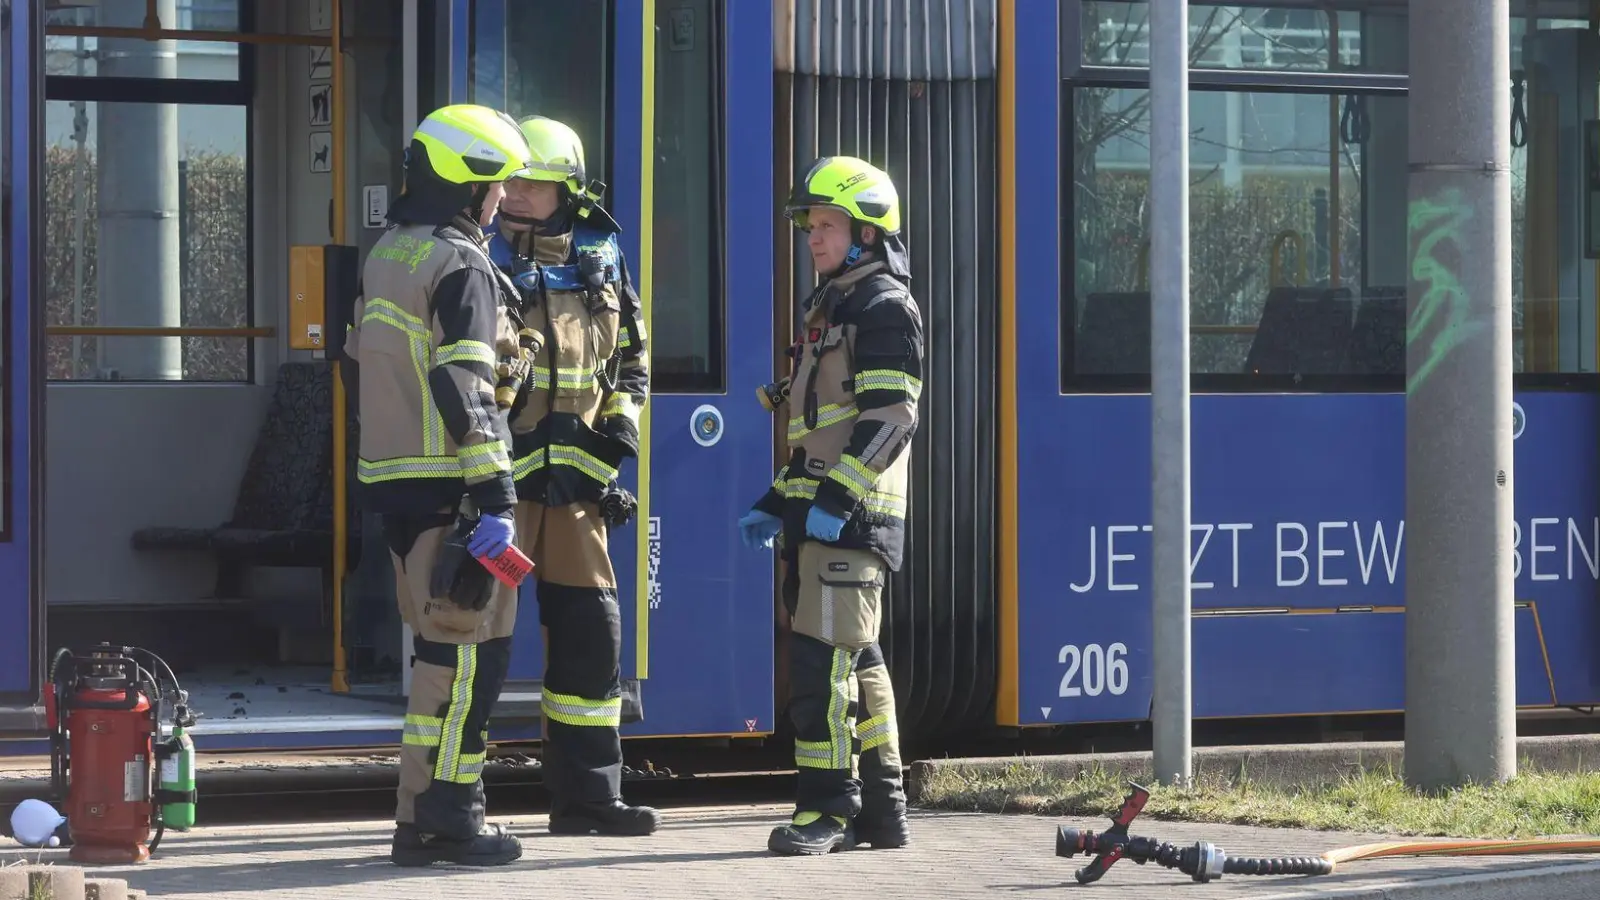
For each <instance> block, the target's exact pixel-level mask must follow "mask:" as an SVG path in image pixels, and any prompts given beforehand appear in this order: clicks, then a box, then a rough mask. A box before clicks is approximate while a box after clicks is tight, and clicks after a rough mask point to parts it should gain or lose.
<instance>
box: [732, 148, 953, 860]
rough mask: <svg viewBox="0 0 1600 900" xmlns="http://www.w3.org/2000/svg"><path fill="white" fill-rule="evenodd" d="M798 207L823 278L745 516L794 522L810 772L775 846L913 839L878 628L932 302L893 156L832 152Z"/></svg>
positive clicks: (792, 565) (803, 183) (894, 564)
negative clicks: (903, 224)
mask: <svg viewBox="0 0 1600 900" xmlns="http://www.w3.org/2000/svg"><path fill="white" fill-rule="evenodd" d="M784 215H786V216H787V217H788V218H789V219H790V220H791V221H792V222H793V223H794V225H795V227H797V228H799V229H800V230H802V231H804V232H806V234H807V236H808V244H809V247H810V250H811V258H812V261H813V263H814V264H815V266H816V270H817V274H818V275H819V276H820V281H821V283H820V284H819V285H818V287H817V289H816V290H815V291H814V292H813V293H812V294H811V296H810V297H809V298H808V299H807V300H806V302H805V307H804V314H805V317H804V322H803V324H802V326H801V334H800V335H799V337H798V339H797V340H796V341H795V343H794V345H793V346H792V348H791V351H790V356H791V372H790V378H789V388H788V397H787V401H786V402H787V407H788V410H789V412H788V415H789V427H788V444H789V460H788V463H787V464H786V465H785V466H784V467H783V468H782V469H780V470H779V471H778V476H777V478H776V479H775V480H774V481H773V484H772V487H771V488H770V489H769V490H768V491H767V493H766V494H765V495H764V496H763V497H761V499H760V500H758V501H757V502H756V504H755V506H754V508H753V509H751V511H750V512H749V513H747V514H746V515H745V517H744V518H742V519H741V520H740V521H739V525H740V529H741V531H742V533H743V537H744V540H745V542H746V544H748V545H750V546H752V547H771V546H772V542H773V539H774V538H775V537H777V536H778V535H779V533H780V532H781V534H782V555H783V560H784V563H785V576H784V582H783V599H784V604H785V606H786V608H787V609H788V612H789V617H790V621H791V622H792V643H791V645H790V650H789V673H790V674H789V684H790V697H789V715H790V720H791V721H792V723H793V725H794V729H795V764H796V766H797V767H798V769H799V782H798V789H797V792H796V793H797V796H796V802H795V811H794V816H793V818H792V819H791V820H790V822H788V823H787V824H784V825H781V826H779V827H777V828H775V829H774V830H773V832H772V836H771V838H770V839H769V840H768V841H767V847H768V849H769V850H771V851H772V852H774V853H781V854H786V855H793V854H820V853H828V852H832V851H834V850H847V849H851V848H853V847H854V846H857V845H859V844H870V845H871V846H873V847H874V848H886V847H902V846H904V845H905V844H906V843H907V842H909V840H910V836H911V835H910V827H909V825H908V823H907V821H906V801H905V791H904V788H903V786H902V784H901V776H900V745H899V739H898V736H897V734H896V721H895V712H894V691H893V688H892V686H891V685H890V682H889V671H888V669H887V668H886V667H885V665H884V658H883V652H882V650H881V649H880V647H879V645H878V628H879V625H880V623H881V619H882V593H883V587H884V583H885V577H886V576H885V572H886V571H889V572H895V571H899V569H900V564H901V559H902V551H903V547H904V544H905V527H906V526H905V515H906V490H907V485H908V470H909V467H910V464H911V460H910V456H911V454H910V452H909V450H908V446H909V444H910V442H911V436H912V434H913V433H914V432H915V431H916V427H917V400H918V397H919V395H920V394H921V392H922V368H923V360H922V358H923V337H922V316H921V313H920V312H919V310H918V308H917V304H916V301H914V300H913V299H912V297H911V294H910V293H909V291H908V290H907V285H908V283H909V282H910V276H911V270H910V263H909V258H908V256H907V254H906V249H905V245H904V244H903V243H902V241H901V239H900V205H899V199H898V195H897V193H896V191H895V188H894V183H893V182H892V181H891V180H890V179H889V176H888V175H887V174H885V173H884V172H883V171H881V170H879V169H877V168H875V167H873V166H871V165H869V164H868V163H866V162H864V161H862V160H859V159H855V158H853V157H848V156H832V157H824V158H822V159H819V160H817V161H816V162H814V163H812V165H811V167H810V168H809V169H807V170H806V173H805V175H804V176H803V177H801V179H800V181H799V183H797V184H796V185H795V186H794V188H793V190H792V191H791V192H790V194H789V198H788V202H787V203H786V205H785V208H784ZM856 754H859V761H858V760H857V759H856V758H855V757H856ZM858 765H859V769H857V766H858ZM857 771H859V774H860V778H859V779H857V778H856V777H855V775H856V774H857Z"/></svg>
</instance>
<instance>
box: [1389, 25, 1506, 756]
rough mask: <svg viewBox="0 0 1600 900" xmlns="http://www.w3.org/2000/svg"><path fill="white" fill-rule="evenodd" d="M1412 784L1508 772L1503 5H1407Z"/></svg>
mask: <svg viewBox="0 0 1600 900" xmlns="http://www.w3.org/2000/svg"><path fill="white" fill-rule="evenodd" d="M1411 18H1412V22H1411V38H1410V46H1411V83H1410V107H1411V127H1410V147H1411V150H1410V160H1411V166H1410V176H1409V179H1408V180H1409V187H1408V191H1407V194H1408V200H1409V205H1410V210H1409V213H1408V217H1407V218H1408V228H1407V231H1408V238H1409V254H1410V266H1409V271H1410V273H1411V274H1410V276H1409V277H1410V283H1409V284H1408V285H1407V291H1408V299H1407V307H1408V313H1409V322H1410V325H1409V328H1408V335H1407V339H1406V376H1407V377H1406V536H1405V540H1406V551H1405V566H1406V747H1405V774H1406V780H1407V781H1408V782H1410V783H1411V784H1414V785H1417V786H1420V787H1425V788H1434V787H1443V786H1453V785H1459V784H1462V783H1464V782H1467V781H1474V782H1492V781H1500V780H1504V779H1506V778H1510V777H1511V776H1513V775H1515V774H1516V765H1517V762H1516V729H1515V722H1514V714H1515V702H1516V700H1515V677H1514V674H1513V667H1512V663H1513V644H1512V628H1513V625H1512V617H1511V616H1512V600H1513V593H1512V552H1513V545H1512V530H1511V529H1512V497H1513V487H1514V483H1513V481H1512V465H1511V452H1512V451H1511V179H1510V168H1511V167H1510V160H1511V146H1510V134H1509V132H1508V129H1507V126H1506V123H1507V122H1508V121H1510V113H1511V110H1510V103H1511V101H1510V84H1511V58H1510V42H1509V32H1510V10H1509V8H1508V0H1480V2H1476V3H1462V2H1460V0H1411Z"/></svg>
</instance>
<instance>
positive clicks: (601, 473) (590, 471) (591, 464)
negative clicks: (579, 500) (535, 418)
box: [549, 444, 617, 484]
mask: <svg viewBox="0 0 1600 900" xmlns="http://www.w3.org/2000/svg"><path fill="white" fill-rule="evenodd" d="M549 460H550V465H552V466H571V467H572V468H574V469H577V470H578V471H580V472H582V473H583V474H585V475H587V476H589V477H590V478H593V479H594V480H595V481H598V482H600V483H601V484H610V483H611V479H613V478H616V477H617V470H616V469H614V468H612V467H611V466H608V465H606V464H605V463H603V462H601V461H600V460H599V459H598V458H597V457H595V456H594V455H592V454H589V453H585V452H584V451H582V450H579V449H578V448H577V447H569V446H567V445H565V444H551V445H550V447H549Z"/></svg>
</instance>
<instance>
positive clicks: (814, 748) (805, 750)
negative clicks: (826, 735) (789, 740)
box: [794, 741, 834, 769]
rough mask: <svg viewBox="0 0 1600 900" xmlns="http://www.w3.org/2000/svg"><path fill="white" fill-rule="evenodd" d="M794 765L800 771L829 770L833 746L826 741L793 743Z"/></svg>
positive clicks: (831, 764) (831, 763)
mask: <svg viewBox="0 0 1600 900" xmlns="http://www.w3.org/2000/svg"><path fill="white" fill-rule="evenodd" d="M794 764H795V765H797V766H799V767H800V768H802V769H831V768H833V767H834V765H833V745H832V744H831V743H829V742H827V741H795V742H794Z"/></svg>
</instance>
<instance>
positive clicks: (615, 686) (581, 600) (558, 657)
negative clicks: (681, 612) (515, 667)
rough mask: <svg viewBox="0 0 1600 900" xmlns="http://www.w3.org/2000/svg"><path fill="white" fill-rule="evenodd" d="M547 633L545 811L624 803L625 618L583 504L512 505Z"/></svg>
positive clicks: (599, 531) (595, 526)
mask: <svg viewBox="0 0 1600 900" xmlns="http://www.w3.org/2000/svg"><path fill="white" fill-rule="evenodd" d="M517 546H518V547H519V548H520V549H521V550H522V552H523V553H525V554H527V556H528V558H529V559H530V560H532V561H533V564H534V576H535V577H536V578H537V579H538V596H539V624H540V625H541V626H543V627H544V637H545V640H544V647H545V669H544V681H543V683H542V685H541V688H540V690H541V694H542V696H543V702H542V707H543V712H544V743H543V760H542V762H543V765H544V784H545V787H546V789H547V790H549V791H550V796H551V802H552V808H553V809H564V808H567V807H570V806H573V805H576V804H589V803H593V804H606V803H610V802H611V801H613V800H617V799H620V798H621V796H622V737H621V735H620V734H619V732H618V728H619V727H620V726H621V724H622V677H621V676H622V670H621V663H622V613H621V610H620V608H619V607H618V605H617V589H616V575H615V574H614V573H613V571H612V567H611V557H610V555H609V553H608V550H607V545H606V526H605V522H604V521H603V520H602V519H601V518H600V511H599V509H598V508H597V507H596V506H595V505H594V504H590V503H571V504H566V505H563V506H543V505H541V504H538V503H532V502H529V501H523V502H521V503H518V504H517Z"/></svg>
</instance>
